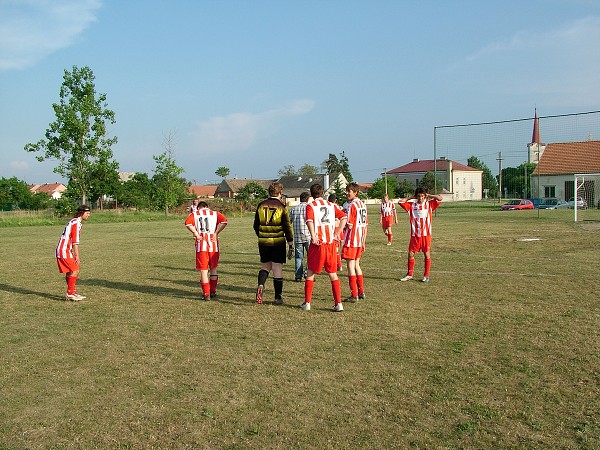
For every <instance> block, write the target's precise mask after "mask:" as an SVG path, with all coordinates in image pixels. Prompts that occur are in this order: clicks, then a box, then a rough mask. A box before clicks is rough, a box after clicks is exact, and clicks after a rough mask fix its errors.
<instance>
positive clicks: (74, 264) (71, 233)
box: [55, 205, 91, 302]
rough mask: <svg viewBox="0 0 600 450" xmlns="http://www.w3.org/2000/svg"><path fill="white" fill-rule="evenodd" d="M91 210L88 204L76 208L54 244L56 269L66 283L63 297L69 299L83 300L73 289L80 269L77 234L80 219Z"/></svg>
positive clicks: (79, 229)
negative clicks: (65, 292) (55, 244)
mask: <svg viewBox="0 0 600 450" xmlns="http://www.w3.org/2000/svg"><path fill="white" fill-rule="evenodd" d="M90 214H91V211H90V207H89V206H85V205H82V206H80V207H79V208H77V213H76V214H75V217H73V218H72V219H71V220H69V222H68V223H67V225H66V226H65V228H64V230H63V232H62V234H61V236H60V239H59V240H58V245H57V246H56V250H55V256H56V263H57V264H58V271H59V272H60V273H64V274H65V281H66V283H67V294H66V296H65V298H66V299H67V300H71V301H76V302H77V301H79V300H83V299H84V298H85V297H84V296H83V295H80V294H78V293H77V291H76V290H75V285H76V284H77V277H78V276H79V270H80V267H79V266H80V264H81V261H80V257H79V236H80V234H81V226H82V223H81V221H82V220H88V218H89V217H90Z"/></svg>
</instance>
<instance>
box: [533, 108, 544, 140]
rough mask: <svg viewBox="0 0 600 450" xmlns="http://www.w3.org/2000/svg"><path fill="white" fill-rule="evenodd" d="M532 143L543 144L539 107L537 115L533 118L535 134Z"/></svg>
mask: <svg viewBox="0 0 600 450" xmlns="http://www.w3.org/2000/svg"><path fill="white" fill-rule="evenodd" d="M531 143H532V144H541V143H542V141H541V140H540V120H539V119H538V116H537V108H536V109H535V117H534V118H533V135H532V136H531Z"/></svg>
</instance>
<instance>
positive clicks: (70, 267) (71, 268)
mask: <svg viewBox="0 0 600 450" xmlns="http://www.w3.org/2000/svg"><path fill="white" fill-rule="evenodd" d="M56 263H57V264H58V271H59V272H60V273H69V272H77V271H78V270H79V265H78V264H77V263H76V262H75V259H74V258H56Z"/></svg>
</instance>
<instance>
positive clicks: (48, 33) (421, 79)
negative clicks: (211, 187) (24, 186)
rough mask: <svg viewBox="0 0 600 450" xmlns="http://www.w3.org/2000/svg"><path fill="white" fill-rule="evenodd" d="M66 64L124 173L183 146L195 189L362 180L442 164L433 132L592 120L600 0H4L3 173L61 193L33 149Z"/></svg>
mask: <svg viewBox="0 0 600 450" xmlns="http://www.w3.org/2000/svg"><path fill="white" fill-rule="evenodd" d="M73 66H78V67H83V66H89V67H90V68H91V69H92V70H93V72H94V74H95V77H96V80H95V84H96V89H97V92H100V93H105V94H106V95H107V101H108V106H109V108H110V109H112V110H113V111H115V114H116V120H117V122H116V124H114V125H111V126H110V127H109V133H110V135H111V136H117V137H118V139H119V141H118V143H117V144H116V145H115V146H114V147H113V152H114V156H115V159H116V160H117V161H119V163H120V168H121V170H122V171H140V172H146V173H148V174H151V173H152V170H153V168H154V161H153V159H152V156H153V155H158V154H160V153H162V152H163V151H164V141H165V137H166V136H168V135H174V136H175V137H174V140H173V144H174V149H175V157H176V160H177V163H178V164H179V165H180V166H182V167H183V168H184V169H185V173H184V176H185V177H186V178H187V179H188V180H193V181H194V182H196V183H198V184H204V183H207V182H215V181H218V177H217V176H216V175H215V173H214V172H215V170H216V169H217V167H219V166H226V167H229V168H230V170H231V176H238V177H240V178H244V177H247V178H250V177H254V178H273V177H276V176H277V171H278V170H279V169H280V168H282V167H283V166H285V165H288V164H292V165H294V166H296V167H300V166H302V165H303V164H305V163H308V164H312V165H315V166H318V165H319V164H320V163H321V162H322V161H323V160H324V159H326V158H327V155H328V154H329V153H335V154H338V155H339V154H340V152H341V151H344V152H345V154H346V155H347V156H348V158H349V162H350V169H351V171H352V173H353V175H354V178H355V179H356V180H357V181H363V182H369V181H372V180H374V179H375V178H377V177H378V176H379V174H380V172H381V171H382V170H383V168H384V167H387V168H394V167H398V166H400V165H403V164H405V163H407V162H410V161H411V160H412V159H413V158H421V159H430V158H432V157H433V128H434V127H435V126H440V125H452V124H461V123H477V122H487V121H496V120H508V119H520V118H526V117H532V116H533V112H534V108H536V107H537V111H538V114H540V115H550V114H568V113H574V112H581V111H591V110H597V109H600V108H599V106H600V1H598V0H594V1H592V0H570V1H567V0H546V1H541V0H540V1H536V0H515V1H513V0H503V1H501V2H500V1H496V2H489V1H480V0H473V1H443V0H439V1H431V0H430V1H428V0H425V1H416V0H415V1H402V0H396V1H392V0H364V1H356V0H345V1H342V0H318V1H317V0H306V1H291V0H290V1H285V0H255V1H252V0H244V1H241V0H240V1H233V0H211V1H202V0H185V1H184V0H171V1H168V0H47V1H44V0H0V177H12V176H16V177H17V178H19V179H22V180H25V181H27V182H30V183H42V182H54V181H63V180H62V179H61V177H59V176H58V175H56V174H54V173H53V172H52V169H53V167H54V165H55V164H54V163H53V162H51V161H47V162H43V163H39V162H37V161H36V160H35V157H34V155H32V154H29V153H26V152H25V151H24V150H23V147H24V145H25V144H27V143H30V142H37V141H38V140H39V139H41V138H43V136H44V133H45V130H46V129H47V128H48V125H49V124H50V123H51V122H53V121H54V119H55V117H54V113H53V110H52V104H53V103H57V102H58V101H59V90H60V86H61V84H62V80H63V73H64V70H65V69H68V70H71V68H72V67H73ZM524 145H525V144H524Z"/></svg>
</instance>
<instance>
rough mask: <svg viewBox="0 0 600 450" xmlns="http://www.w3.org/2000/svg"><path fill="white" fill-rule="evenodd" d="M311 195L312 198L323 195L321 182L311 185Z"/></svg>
mask: <svg viewBox="0 0 600 450" xmlns="http://www.w3.org/2000/svg"><path fill="white" fill-rule="evenodd" d="M310 195H311V197H312V198H321V197H323V186H321V185H320V184H313V185H312V186H311V187H310Z"/></svg>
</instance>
